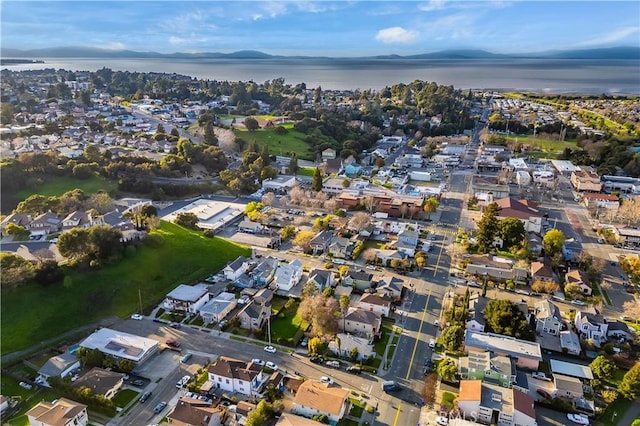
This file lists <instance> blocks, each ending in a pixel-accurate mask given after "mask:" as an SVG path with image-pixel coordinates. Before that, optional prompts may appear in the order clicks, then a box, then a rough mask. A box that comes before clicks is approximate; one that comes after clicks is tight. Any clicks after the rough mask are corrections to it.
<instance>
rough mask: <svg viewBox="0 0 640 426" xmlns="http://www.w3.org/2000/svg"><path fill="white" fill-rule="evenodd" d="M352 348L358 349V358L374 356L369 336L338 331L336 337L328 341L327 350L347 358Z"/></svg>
mask: <svg viewBox="0 0 640 426" xmlns="http://www.w3.org/2000/svg"><path fill="white" fill-rule="evenodd" d="M354 349H355V350H356V351H358V357H357V359H358V360H363V359H367V358H369V357H372V356H375V348H374V346H373V339H372V338H371V337H361V336H355V335H353V334H349V333H338V334H336V338H335V339H334V340H331V341H330V342H329V350H330V351H331V352H333V353H334V354H335V355H337V356H339V357H345V358H348V357H349V356H350V355H351V353H352V351H353V350H354Z"/></svg>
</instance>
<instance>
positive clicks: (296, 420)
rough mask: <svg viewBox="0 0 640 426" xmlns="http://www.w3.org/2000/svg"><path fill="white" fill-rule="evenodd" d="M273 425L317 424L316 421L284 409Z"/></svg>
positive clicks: (306, 425)
mask: <svg viewBox="0 0 640 426" xmlns="http://www.w3.org/2000/svg"><path fill="white" fill-rule="evenodd" d="M275 426H318V422H316V421H315V420H311V419H308V418H306V417H302V416H297V415H295V414H292V413H287V412H286V411H285V412H283V413H282V414H280V418H279V419H278V421H277V422H276V424H275Z"/></svg>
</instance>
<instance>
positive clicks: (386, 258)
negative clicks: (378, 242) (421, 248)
mask: <svg viewBox="0 0 640 426" xmlns="http://www.w3.org/2000/svg"><path fill="white" fill-rule="evenodd" d="M373 250H374V252H375V254H376V262H379V263H381V264H383V265H386V266H390V265H391V261H393V260H394V259H395V260H398V261H402V260H404V259H407V258H408V255H407V254H406V253H403V252H401V251H398V250H385V249H373Z"/></svg>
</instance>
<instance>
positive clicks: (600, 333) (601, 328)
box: [574, 311, 608, 346]
mask: <svg viewBox="0 0 640 426" xmlns="http://www.w3.org/2000/svg"><path fill="white" fill-rule="evenodd" d="M574 324H575V326H576V330H577V331H578V333H579V334H580V336H581V337H582V338H583V339H592V340H593V342H594V343H595V344H596V345H598V346H600V344H602V343H604V342H606V341H607V329H608V324H607V320H605V319H604V317H603V316H602V315H600V314H598V313H596V314H590V313H587V312H583V311H578V312H576V318H575V322H574Z"/></svg>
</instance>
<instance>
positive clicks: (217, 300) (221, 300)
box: [198, 291, 238, 324]
mask: <svg viewBox="0 0 640 426" xmlns="http://www.w3.org/2000/svg"><path fill="white" fill-rule="evenodd" d="M237 305H238V301H237V300H236V296H235V295H234V294H233V293H227V292H226V291H223V292H222V293H220V294H218V295H217V296H213V297H211V298H210V299H209V301H207V302H206V303H205V304H204V305H202V306H201V307H200V309H199V310H198V313H199V314H200V316H201V317H202V319H203V320H204V322H205V323H206V324H208V323H212V322H220V321H222V320H223V319H224V318H225V317H226V316H227V315H229V313H230V312H231V311H233V310H234V309H235V307H236V306H237Z"/></svg>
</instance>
